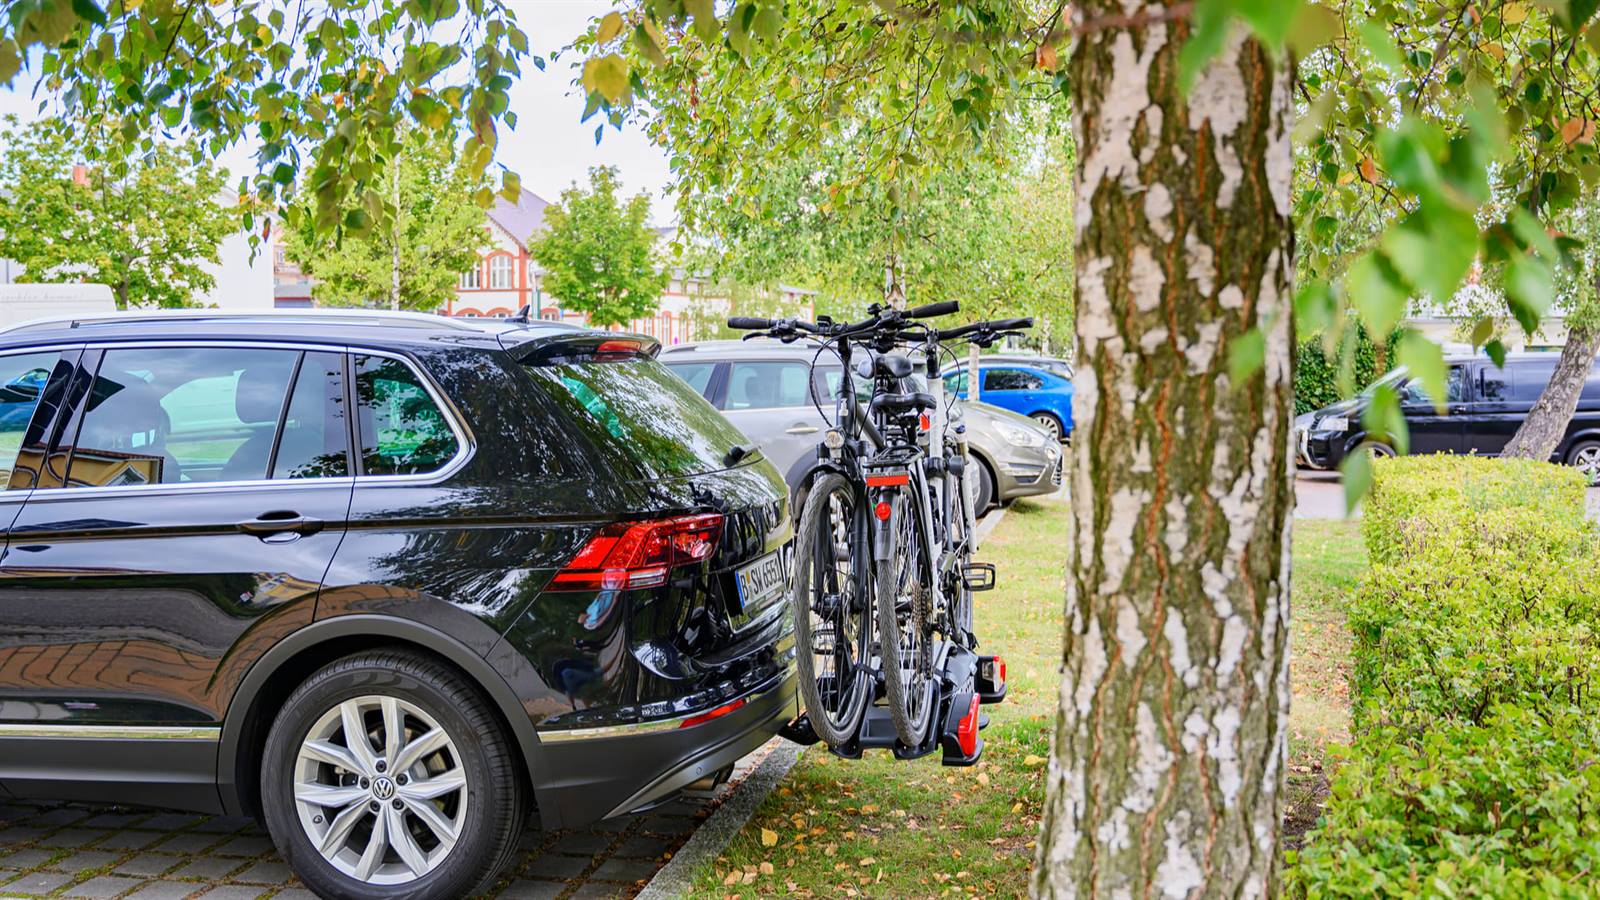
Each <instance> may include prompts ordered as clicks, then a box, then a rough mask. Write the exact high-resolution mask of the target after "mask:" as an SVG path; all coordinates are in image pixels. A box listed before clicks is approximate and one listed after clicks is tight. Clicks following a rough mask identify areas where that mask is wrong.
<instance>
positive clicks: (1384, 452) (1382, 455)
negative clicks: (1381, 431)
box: [1355, 441, 1395, 459]
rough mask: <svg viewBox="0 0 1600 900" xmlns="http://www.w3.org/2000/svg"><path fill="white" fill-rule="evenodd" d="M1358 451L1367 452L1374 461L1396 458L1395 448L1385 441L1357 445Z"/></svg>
mask: <svg viewBox="0 0 1600 900" xmlns="http://www.w3.org/2000/svg"><path fill="white" fill-rule="evenodd" d="M1355 449H1356V450H1357V451H1360V450H1365V451H1366V452H1368V453H1370V454H1372V458H1373V459H1392V458H1394V456H1395V452H1394V448H1393V447H1391V446H1389V445H1388V444H1385V443H1384V442H1383V441H1362V442H1361V443H1359V444H1357V445H1356V447H1355Z"/></svg>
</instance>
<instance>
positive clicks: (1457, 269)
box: [1380, 207, 1478, 301]
mask: <svg viewBox="0 0 1600 900" xmlns="http://www.w3.org/2000/svg"><path fill="white" fill-rule="evenodd" d="M1430 226H1431V227H1430ZM1380 245H1381V246H1382V247H1383V252H1384V254H1385V255H1386V256H1387V257H1388V259H1389V262H1390V263H1391V264H1393V265H1394V267H1395V269H1396V270H1397V271H1398V272H1399V273H1400V274H1401V275H1403V276H1404V277H1405V279H1406V280H1407V281H1409V282H1410V283H1411V286H1412V287H1414V288H1416V290H1417V292H1418V293H1421V294H1426V295H1427V296H1429V297H1432V298H1433V299H1434V300H1438V301H1445V300H1449V299H1450V298H1451V297H1452V296H1454V294H1455V292H1456V288H1457V287H1458V286H1460V284H1461V279H1462V277H1463V276H1465V275H1466V274H1467V270H1468V269H1470V268H1472V261H1473V259H1475V258H1476V257H1477V255H1478V225H1477V222H1475V221H1474V220H1473V218H1472V215H1471V213H1466V212H1460V211H1456V210H1453V209H1448V208H1446V209H1440V208H1437V207H1436V208H1434V210H1433V211H1432V215H1428V214H1427V212H1426V211H1425V210H1418V211H1417V212H1414V213H1412V214H1411V215H1409V216H1407V217H1406V218H1405V221H1403V222H1401V223H1400V224H1399V225H1395V226H1393V227H1391V228H1389V229H1388V230H1387V231H1385V232H1384V234H1383V237H1382V238H1381V239H1380Z"/></svg>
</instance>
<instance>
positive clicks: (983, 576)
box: [961, 563, 995, 592]
mask: <svg viewBox="0 0 1600 900" xmlns="http://www.w3.org/2000/svg"><path fill="white" fill-rule="evenodd" d="M961 583H962V584H963V585H964V586H965V587H966V589H967V590H969V591H973V592H977V591H992V590H994V583H995V570H994V563H967V564H966V565H965V566H963V567H962V569H961Z"/></svg>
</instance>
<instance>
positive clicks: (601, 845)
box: [550, 834, 615, 856]
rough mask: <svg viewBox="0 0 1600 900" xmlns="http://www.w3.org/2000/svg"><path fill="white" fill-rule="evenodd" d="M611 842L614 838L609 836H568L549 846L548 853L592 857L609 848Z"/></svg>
mask: <svg viewBox="0 0 1600 900" xmlns="http://www.w3.org/2000/svg"><path fill="white" fill-rule="evenodd" d="M613 840H615V838H614V837H612V836H611V835H609V834H606V835H600V834H568V835H564V836H563V837H561V839H560V840H557V841H556V842H555V843H554V844H551V845H550V852H552V853H570V854H574V855H578V854H582V855H585V856H593V855H594V854H596V853H599V852H600V851H601V850H604V849H606V848H607V847H609V846H611V842H612V841H613Z"/></svg>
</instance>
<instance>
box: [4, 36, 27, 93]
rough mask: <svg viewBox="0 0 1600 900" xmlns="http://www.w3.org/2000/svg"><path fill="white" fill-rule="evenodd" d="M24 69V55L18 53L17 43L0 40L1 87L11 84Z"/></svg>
mask: <svg viewBox="0 0 1600 900" xmlns="http://www.w3.org/2000/svg"><path fill="white" fill-rule="evenodd" d="M21 69H22V54H21V53H18V52H17V42H16V41H12V40H0V85H7V84H10V83H11V79H12V78H14V77H15V76H16V74H17V72H18V71H20V70H21Z"/></svg>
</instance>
